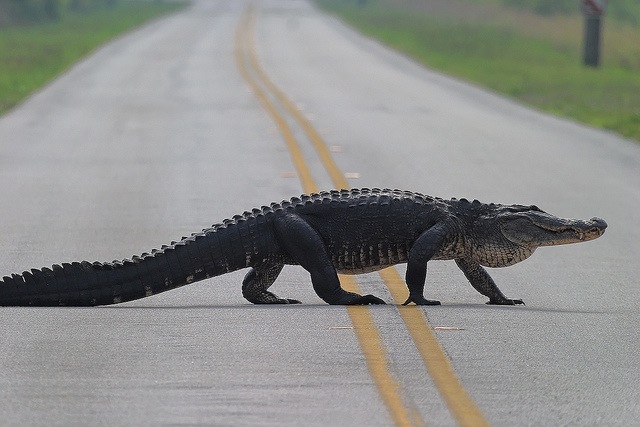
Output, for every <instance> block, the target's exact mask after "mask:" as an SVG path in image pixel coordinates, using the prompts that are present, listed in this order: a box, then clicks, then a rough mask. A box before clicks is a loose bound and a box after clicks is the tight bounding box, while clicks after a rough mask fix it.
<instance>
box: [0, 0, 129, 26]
mask: <svg viewBox="0 0 640 427" xmlns="http://www.w3.org/2000/svg"><path fill="white" fill-rule="evenodd" d="M118 1H119V0H0V27H1V26H4V25H12V24H27V23H34V22H44V21H55V20H58V19H60V18H62V16H63V15H64V13H65V12H66V11H74V12H86V11H90V10H93V9H97V8H101V7H113V6H115V4H116V3H117V2H118Z"/></svg>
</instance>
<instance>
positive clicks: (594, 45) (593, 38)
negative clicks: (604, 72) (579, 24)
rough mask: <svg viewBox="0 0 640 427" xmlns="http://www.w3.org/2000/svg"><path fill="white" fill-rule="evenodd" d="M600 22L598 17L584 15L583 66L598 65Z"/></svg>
mask: <svg viewBox="0 0 640 427" xmlns="http://www.w3.org/2000/svg"><path fill="white" fill-rule="evenodd" d="M601 27H602V20H601V19H600V16H598V15H585V18H584V65H587V66H589V67H597V66H599V65H600V29H601Z"/></svg>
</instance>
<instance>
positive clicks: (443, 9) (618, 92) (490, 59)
mask: <svg viewBox="0 0 640 427" xmlns="http://www.w3.org/2000/svg"><path fill="white" fill-rule="evenodd" d="M316 2H317V3H318V4H320V5H321V6H322V7H323V8H325V9H327V10H328V11H330V12H332V13H336V14H338V15H339V16H340V17H342V18H343V19H344V20H346V21H347V22H349V23H350V24H352V25H353V26H355V27H356V28H358V29H359V30H360V31H362V32H364V33H366V34H368V35H371V36H373V37H376V38H378V39H380V40H381V41H383V42H384V43H386V44H388V45H390V46H392V47H394V48H397V49H399V50H401V51H404V52H406V53H408V54H409V55H411V56H413V57H415V58H416V59H418V60H419V61H422V62H423V63H425V64H427V65H428V66H430V67H432V68H435V69H438V70H442V71H444V72H446V73H449V74H452V75H455V76H458V77H461V78H463V79H466V80H469V81H473V82H477V83H479V84H481V85H484V86H487V87H489V88H491V89H493V90H496V91H498V92H501V93H504V94H506V95H509V96H511V97H514V98H517V99H519V100H521V101H523V102H525V103H528V104H530V105H533V106H535V107H537V108H540V109H543V110H546V111H549V112H552V113H555V114H558V115H561V116H565V117H570V118H573V119H576V120H579V121H582V122H584V123H588V124H590V125H594V126H598V127H603V128H607V129H611V130H613V131H615V132H618V133H620V134H622V135H624V136H627V137H630V138H634V139H636V140H639V141H640V42H639V41H640V28H638V27H637V26H634V25H632V24H629V23H624V22H619V21H615V20H612V19H609V20H607V21H605V27H604V46H603V63H602V66H601V67H600V68H597V69H593V68H589V67H584V66H582V65H581V49H582V45H581V43H582V17H581V16H580V15H579V14H574V15H554V16H542V15H539V14H536V13H533V12H531V11H527V10H519V9H513V8H508V7H505V6H504V5H502V4H500V2H497V1H489V0H486V1H484V2H483V1H475V2H470V1H465V0H432V1H430V2H422V1H419V0H368V1H366V2H365V3H364V6H362V5H361V6H358V5H357V2H356V1H345V0H316Z"/></svg>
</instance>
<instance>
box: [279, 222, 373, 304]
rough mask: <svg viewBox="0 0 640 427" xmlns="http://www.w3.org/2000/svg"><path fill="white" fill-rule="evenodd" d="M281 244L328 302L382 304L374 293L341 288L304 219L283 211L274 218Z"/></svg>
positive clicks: (316, 233) (329, 260) (317, 238)
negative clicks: (355, 291) (368, 293)
mask: <svg viewBox="0 0 640 427" xmlns="http://www.w3.org/2000/svg"><path fill="white" fill-rule="evenodd" d="M274 226H275V231H276V237H277V239H278V243H279V244H280V246H281V247H282V248H283V249H284V250H285V251H286V252H287V253H288V254H289V256H291V258H293V260H294V261H295V262H297V263H298V264H300V265H301V266H302V268H304V269H305V270H307V271H308V272H309V273H310V274H311V283H312V284H313V289H314V290H315V291H316V294H318V296H319V297H320V298H322V299H323V300H324V301H326V302H327V303H329V304H338V305H366V304H384V303H385V302H384V301H383V300H381V299H380V298H377V297H375V296H373V295H358V294H356V293H353V292H347V291H345V290H344V289H342V288H341V287H340V280H339V279H338V273H337V272H336V269H335V267H334V266H333V264H332V263H331V259H330V258H329V255H328V254H327V249H326V247H325V244H324V242H323V241H322V238H321V237H320V235H319V234H318V232H317V231H316V230H314V229H313V227H311V225H309V223H307V222H306V221H305V220H304V219H303V218H301V217H300V216H298V215H295V214H286V215H283V216H281V217H279V218H278V219H277V220H276V221H274Z"/></svg>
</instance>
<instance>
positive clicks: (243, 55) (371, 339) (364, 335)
mask: <svg viewBox="0 0 640 427" xmlns="http://www.w3.org/2000/svg"><path fill="white" fill-rule="evenodd" d="M253 19H254V7H253V5H251V6H250V7H249V8H248V9H247V10H246V11H245V13H244V14H243V17H242V18H241V21H240V24H239V25H238V28H237V31H236V46H235V54H236V62H237V66H238V68H239V70H240V73H241V74H242V76H243V78H244V79H245V80H246V81H247V83H248V84H249V85H250V86H251V88H252V90H253V91H254V93H255V94H256V96H257V97H258V99H260V101H261V103H262V105H263V107H264V108H265V110H266V111H267V112H268V113H269V115H270V116H271V118H272V119H273V120H274V122H275V123H276V126H277V127H278V129H279V131H280V133H281V135H282V137H283V139H284V140H285V143H286V145H287V148H288V149H289V152H290V154H291V157H292V160H293V163H294V165H295V167H296V170H297V172H298V176H299V178H300V181H301V183H302V187H303V190H304V191H305V192H307V193H312V192H316V191H317V186H316V184H315V182H314V180H313V178H312V177H311V172H310V171H309V168H308V166H307V165H306V163H305V161H304V157H303V155H302V152H301V150H300V147H299V146H298V144H297V142H296V140H295V137H294V136H293V132H292V131H291V128H290V127H289V125H288V124H287V122H286V120H285V119H284V118H283V117H282V115H281V114H280V113H279V112H278V110H277V108H276V107H275V105H273V103H272V102H271V101H270V99H269V96H268V95H267V93H265V91H264V90H263V89H262V88H261V86H260V84H259V83H258V82H257V81H256V80H255V79H254V78H253V76H252V75H251V72H253V73H255V74H256V75H257V76H258V77H259V78H260V79H261V80H262V83H263V84H264V85H265V86H266V87H267V88H268V89H269V90H271V92H272V94H274V95H276V96H277V97H278V98H279V99H280V101H281V102H282V103H283V104H284V105H285V108H286V109H287V110H288V111H289V112H290V113H293V112H294V111H295V112H296V113H295V114H294V117H296V119H297V120H298V121H299V120H300V118H299V117H298V116H297V114H299V113H298V111H297V109H296V108H295V106H293V104H292V103H291V102H290V101H289V100H288V99H287V98H286V97H284V95H283V94H282V92H280V91H279V90H278V89H277V88H276V87H275V85H273V83H271V81H270V80H269V79H268V77H267V75H266V74H265V73H264V71H263V70H262V67H260V65H259V64H258V61H257V59H256V54H255V51H254V48H253V46H254V43H253V40H252V27H253ZM249 67H251V69H249ZM284 100H286V101H284ZM311 129H312V128H311ZM312 130H313V129H312ZM325 148H326V146H325ZM327 154H328V150H327ZM329 158H330V155H329ZM323 162H324V160H323ZM344 188H347V187H346V181H345V186H344ZM341 283H342V285H343V287H345V288H347V289H348V290H352V291H353V292H357V291H359V290H358V286H357V284H356V282H355V280H353V278H352V277H345V276H341ZM347 312H348V314H349V317H350V319H351V322H352V324H353V325H354V331H355V333H356V336H357V338H358V342H359V344H360V347H361V349H362V352H363V354H364V356H365V359H366V360H367V366H368V367H369V371H370V372H371V376H372V378H373V380H374V382H375V383H376V386H377V388H378V391H379V392H380V395H381V397H382V400H383V401H384V403H385V405H386V406H387V408H388V409H389V412H390V414H391V417H392V418H393V420H394V423H395V424H396V425H398V426H414V425H424V421H423V420H422V419H421V418H420V416H419V414H418V413H417V412H416V411H411V410H408V409H407V408H406V406H405V404H404V402H403V399H402V397H401V385H400V384H399V383H398V381H397V380H396V379H395V378H394V377H393V376H392V375H391V373H390V372H389V367H388V359H387V354H386V351H385V349H384V346H383V342H382V338H381V336H380V333H379V331H378V329H377V327H376V325H375V322H374V320H373V316H372V315H371V312H370V310H369V309H368V308H365V307H347Z"/></svg>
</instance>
